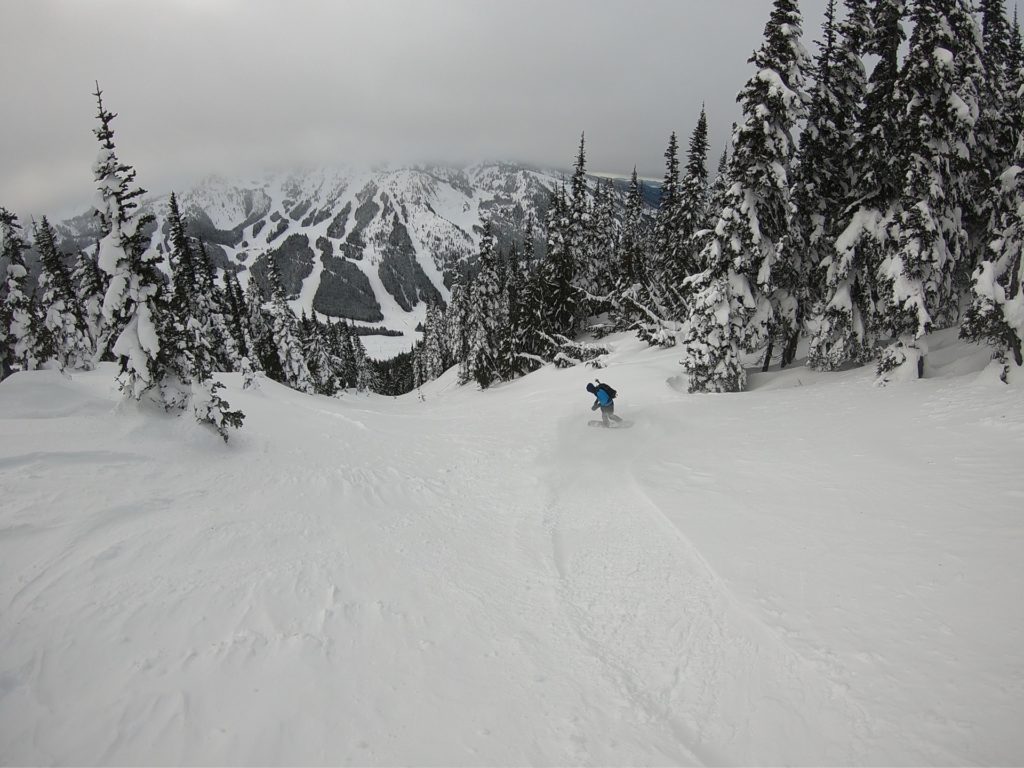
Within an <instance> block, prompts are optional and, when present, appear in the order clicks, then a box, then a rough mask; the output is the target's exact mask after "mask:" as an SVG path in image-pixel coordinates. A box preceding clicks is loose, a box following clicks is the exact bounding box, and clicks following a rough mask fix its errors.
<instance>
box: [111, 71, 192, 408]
mask: <svg viewBox="0 0 1024 768" xmlns="http://www.w3.org/2000/svg"><path fill="white" fill-rule="evenodd" d="M94 95H95V96H96V102H97V107H98V115H97V118H98V120H99V122H100V127H99V128H97V129H95V130H94V133H95V134H96V138H97V139H98V140H99V143H100V151H99V155H98V157H97V160H96V164H95V165H94V166H93V175H94V179H95V181H96V185H97V188H98V190H99V198H98V199H99V202H98V205H97V208H96V215H97V216H98V217H99V219H100V225H101V230H102V233H103V235H102V237H101V239H100V241H99V245H98V250H97V264H98V266H99V268H100V269H101V270H102V271H103V272H105V273H106V274H107V276H108V277H109V284H108V287H107V292H106V295H105V296H104V300H103V319H104V321H105V323H106V325H107V330H108V331H109V336H110V338H111V339H112V340H113V344H112V346H111V352H112V353H113V355H114V357H115V359H116V360H117V362H118V364H119V369H120V374H119V375H118V379H117V380H118V383H119V385H120V387H121V390H122V391H123V392H124V393H125V395H126V396H127V397H131V398H134V399H136V400H138V399H140V398H141V397H142V396H143V395H144V394H146V393H147V392H148V393H150V394H151V395H152V396H153V397H154V398H155V399H156V400H157V401H159V402H161V403H162V404H163V405H165V406H166V407H183V406H184V404H185V402H186V400H187V394H186V388H185V387H184V386H183V385H184V383H185V382H186V381H187V379H188V372H187V371H185V370H182V366H181V361H180V359H179V358H178V356H177V353H178V349H177V348H176V345H174V344H171V343H169V344H168V345H166V346H165V347H162V346H161V341H162V340H166V341H167V342H170V341H171V340H170V338H169V337H170V335H171V334H172V332H173V331H172V328H171V320H170V316H169V312H168V308H167V302H166V299H165V297H164V293H163V282H162V280H161V278H160V275H159V272H158V268H157V257H156V256H155V255H153V254H151V253H149V252H147V245H148V243H147V242H146V237H145V234H144V229H145V227H146V225H148V224H149V223H150V222H151V221H152V216H151V215H150V214H140V213H139V212H138V210H137V207H138V203H137V202H136V200H137V198H138V197H139V196H141V195H142V194H144V190H143V189H142V188H140V187H138V186H136V184H135V170H134V169H133V168H132V167H131V166H129V165H126V164H123V163H122V162H121V161H120V160H118V157H117V154H116V152H115V147H114V132H113V130H112V129H111V127H110V124H111V121H112V120H113V119H114V117H116V115H114V114H113V113H111V112H108V111H107V110H106V109H104V107H103V95H102V92H101V91H100V89H99V86H97V88H96V92H95V94H94ZM162 337H165V338H164V339H162Z"/></svg>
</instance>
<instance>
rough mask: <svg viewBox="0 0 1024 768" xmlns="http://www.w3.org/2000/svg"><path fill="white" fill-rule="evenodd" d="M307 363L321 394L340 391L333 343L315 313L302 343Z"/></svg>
mask: <svg viewBox="0 0 1024 768" xmlns="http://www.w3.org/2000/svg"><path fill="white" fill-rule="evenodd" d="M302 351H303V355H304V356H305V358H306V365H307V367H308V368H309V373H310V376H312V378H313V385H314V388H315V390H316V392H317V394H320V395H328V396H332V395H335V394H337V392H338V376H337V370H336V369H337V368H338V363H337V361H336V359H335V356H334V355H333V354H332V352H331V345H330V343H329V341H328V339H327V337H326V334H325V332H324V329H323V327H322V326H321V325H320V322H319V321H318V320H317V318H316V316H315V315H314V316H313V317H312V318H310V320H309V330H308V332H307V333H306V337H305V339H304V343H303V345H302Z"/></svg>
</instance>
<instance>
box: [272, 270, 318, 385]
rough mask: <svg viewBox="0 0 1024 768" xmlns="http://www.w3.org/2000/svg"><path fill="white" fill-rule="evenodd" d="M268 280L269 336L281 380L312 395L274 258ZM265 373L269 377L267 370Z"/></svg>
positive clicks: (307, 370)
mask: <svg viewBox="0 0 1024 768" xmlns="http://www.w3.org/2000/svg"><path fill="white" fill-rule="evenodd" d="M267 277H268V279H269V283H270V335H271V338H272V339H273V341H274V346H275V347H276V349H277V359H278V361H279V363H280V366H281V376H282V379H281V380H282V381H283V382H284V383H285V384H287V385H288V386H289V387H291V388H292V389H297V390H299V391H300V392H307V393H312V392H314V390H315V389H316V387H315V384H314V382H313V377H312V376H311V375H310V372H309V367H308V366H307V365H306V360H305V357H304V356H303V354H302V342H301V338H300V335H301V334H300V329H299V323H298V321H297V320H296V318H295V315H294V314H293V313H292V310H291V308H290V307H289V306H288V299H287V296H286V295H285V292H284V282H283V281H282V279H281V272H280V270H279V269H278V266H277V260H276V259H275V258H274V257H273V256H271V257H270V258H269V259H268V269H267ZM267 372H268V374H269V373H270V371H269V370H268V371H267Z"/></svg>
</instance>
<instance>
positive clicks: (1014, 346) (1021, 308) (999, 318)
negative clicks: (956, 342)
mask: <svg viewBox="0 0 1024 768" xmlns="http://www.w3.org/2000/svg"><path fill="white" fill-rule="evenodd" d="M1013 159H1014V163H1013V165H1011V166H1010V167H1009V168H1008V169H1007V170H1006V171H1005V172H1004V173H1003V175H1002V176H1001V177H1000V178H999V179H998V180H997V183H998V193H999V196H1000V198H1001V200H1000V204H999V205H998V210H1001V211H1003V214H1002V217H1001V219H1000V221H999V224H998V227H997V231H996V235H997V237H996V239H995V241H994V242H993V243H992V245H991V251H990V257H989V259H987V260H985V261H983V262H982V263H981V264H980V265H979V267H978V268H977V269H976V270H975V272H974V285H973V300H972V303H971V306H970V308H969V309H968V310H967V313H966V315H965V317H964V322H963V325H962V326H961V328H960V335H961V337H963V338H965V339H967V340H968V341H977V342H985V343H988V344H991V345H992V346H993V347H994V348H995V352H994V354H993V358H994V359H995V361H996V362H997V364H998V365H1000V366H1001V371H1000V377H1001V378H1002V380H1003V381H1008V380H1009V378H1010V375H1011V372H1012V371H1015V370H1019V369H1020V367H1021V366H1022V365H1024V358H1022V356H1021V344H1022V340H1024V260H1022V258H1021V254H1022V251H1024V170H1022V169H1024V136H1022V137H1021V138H1020V139H1018V143H1017V151H1016V155H1015V157H1014V158H1013ZM1011 361H1012V363H1011ZM1014 366H1015V367H1014Z"/></svg>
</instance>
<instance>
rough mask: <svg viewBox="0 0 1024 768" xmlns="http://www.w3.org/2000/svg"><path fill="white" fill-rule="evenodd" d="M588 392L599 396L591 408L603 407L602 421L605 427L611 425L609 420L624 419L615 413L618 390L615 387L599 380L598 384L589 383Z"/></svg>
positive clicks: (593, 409) (594, 409)
mask: <svg viewBox="0 0 1024 768" xmlns="http://www.w3.org/2000/svg"><path fill="white" fill-rule="evenodd" d="M595 381H596V379H595ZM587 392H589V393H590V394H592V395H593V396H594V397H595V398H597V399H596V400H594V404H593V405H592V406H590V410H592V411H596V410H597V409H598V408H600V409H601V421H602V422H603V423H604V426H605V427H610V426H611V423H610V422H609V420H611V421H622V419H620V418H619V417H618V416H616V415H615V395H616V392H615V390H614V389H612V388H611V387H609V386H608V385H607V384H602V383H601V382H600V381H598V382H597V384H587Z"/></svg>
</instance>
